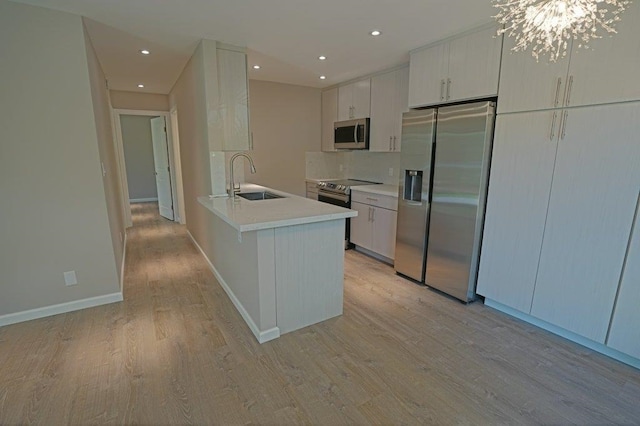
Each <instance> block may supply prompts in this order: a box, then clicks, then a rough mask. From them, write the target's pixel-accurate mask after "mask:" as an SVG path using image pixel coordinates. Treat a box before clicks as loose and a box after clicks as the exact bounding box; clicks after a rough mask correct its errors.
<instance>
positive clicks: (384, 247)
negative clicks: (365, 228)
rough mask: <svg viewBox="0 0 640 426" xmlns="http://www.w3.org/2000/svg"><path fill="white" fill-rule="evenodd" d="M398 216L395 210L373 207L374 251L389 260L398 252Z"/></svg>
mask: <svg viewBox="0 0 640 426" xmlns="http://www.w3.org/2000/svg"><path fill="white" fill-rule="evenodd" d="M397 218H398V215H397V213H396V212H395V211H393V210H387V209H382V208H379V207H373V241H372V248H371V249H372V250H373V251H374V252H376V253H379V254H381V255H383V256H385V257H388V258H389V259H393V258H394V256H395V251H396V221H397Z"/></svg>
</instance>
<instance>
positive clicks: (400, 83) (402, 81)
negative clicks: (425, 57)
mask: <svg viewBox="0 0 640 426" xmlns="http://www.w3.org/2000/svg"><path fill="white" fill-rule="evenodd" d="M394 99H395V102H394V117H395V123H394V124H393V136H394V137H395V139H394V141H393V142H394V143H393V145H394V146H393V148H394V149H393V151H395V152H400V145H401V144H400V137H401V136H402V114H403V113H405V112H407V111H409V67H406V68H402V69H400V70H398V71H397V72H396V93H395V98H394Z"/></svg>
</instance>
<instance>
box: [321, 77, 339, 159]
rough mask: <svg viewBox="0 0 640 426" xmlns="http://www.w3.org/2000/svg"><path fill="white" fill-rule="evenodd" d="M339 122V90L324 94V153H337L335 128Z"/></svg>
mask: <svg viewBox="0 0 640 426" xmlns="http://www.w3.org/2000/svg"><path fill="white" fill-rule="evenodd" d="M336 121H338V88H337V87H334V88H333V89H330V90H325V91H324V92H322V151H335V148H334V147H333V136H334V126H333V124H334V123H335V122H336Z"/></svg>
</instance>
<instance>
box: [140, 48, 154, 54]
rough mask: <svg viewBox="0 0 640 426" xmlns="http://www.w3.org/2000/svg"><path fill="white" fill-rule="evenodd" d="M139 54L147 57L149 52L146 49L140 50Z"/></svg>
mask: <svg viewBox="0 0 640 426" xmlns="http://www.w3.org/2000/svg"><path fill="white" fill-rule="evenodd" d="M140 53H142V54H143V55H148V54H149V53H151V52H149V51H148V50H147V49H142V50H141V51H140Z"/></svg>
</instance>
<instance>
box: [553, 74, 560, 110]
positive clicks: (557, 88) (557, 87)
mask: <svg viewBox="0 0 640 426" xmlns="http://www.w3.org/2000/svg"><path fill="white" fill-rule="evenodd" d="M560 86H562V77H558V82H557V83H556V100H555V101H553V106H556V107H557V106H558V96H560Z"/></svg>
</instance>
